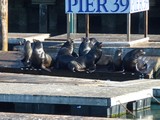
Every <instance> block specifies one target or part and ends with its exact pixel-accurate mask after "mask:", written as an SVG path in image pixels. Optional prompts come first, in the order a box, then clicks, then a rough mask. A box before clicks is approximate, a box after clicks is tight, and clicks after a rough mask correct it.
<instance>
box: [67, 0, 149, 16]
mask: <svg viewBox="0 0 160 120" xmlns="http://www.w3.org/2000/svg"><path fill="white" fill-rule="evenodd" d="M65 9H66V10H65V11H66V13H77V14H95V13H97V14H104V13H134V12H140V11H146V10H149V0H65Z"/></svg>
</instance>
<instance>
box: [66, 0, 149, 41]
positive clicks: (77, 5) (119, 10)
mask: <svg viewBox="0 0 160 120" xmlns="http://www.w3.org/2000/svg"><path fill="white" fill-rule="evenodd" d="M148 10H149V0H65V12H66V13H67V14H69V13H76V14H87V15H86V16H87V17H86V22H87V24H89V22H88V21H89V14H127V40H128V41H130V33H131V32H130V31H131V30H130V29H131V14H132V13H136V12H142V11H143V12H144V11H145V17H144V18H145V33H144V34H145V37H146V36H147V33H148V28H147V27H148V12H147V11H148ZM88 26H89V25H86V37H87V36H88V34H89V33H87V32H89V28H87V27H88Z"/></svg>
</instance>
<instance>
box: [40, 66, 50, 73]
mask: <svg viewBox="0 0 160 120" xmlns="http://www.w3.org/2000/svg"><path fill="white" fill-rule="evenodd" d="M41 68H42V69H43V70H45V71H48V72H51V70H50V69H48V68H46V67H45V66H44V65H42V66H41Z"/></svg>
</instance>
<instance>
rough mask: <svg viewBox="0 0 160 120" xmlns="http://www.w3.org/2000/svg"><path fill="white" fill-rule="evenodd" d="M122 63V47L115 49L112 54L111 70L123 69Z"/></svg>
mask: <svg viewBox="0 0 160 120" xmlns="http://www.w3.org/2000/svg"><path fill="white" fill-rule="evenodd" d="M122 63H123V58H122V49H117V50H116V51H115V54H114V56H113V70H114V71H123V67H122Z"/></svg>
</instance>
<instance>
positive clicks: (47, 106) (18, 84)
mask: <svg viewBox="0 0 160 120" xmlns="http://www.w3.org/2000/svg"><path fill="white" fill-rule="evenodd" d="M0 76H1V79H0V102H1V103H5V104H6V105H7V103H12V105H11V107H13V108H10V109H8V110H12V111H9V112H36V113H48V114H66V115H81V116H100V117H111V116H114V115H120V114H122V113H126V112H127V110H126V108H127V109H129V110H131V111H136V110H140V109H144V108H148V107H150V105H151V98H152V97H153V93H155V92H156V93H157V91H158V93H159V91H160V89H159V88H158V87H160V80H155V79H153V80H149V79H141V80H131V81H125V82H115V81H102V80H91V79H81V78H68V77H55V76H43V75H27V74H13V73H0ZM155 90H156V91H155ZM157 95H158V94H157ZM1 105H2V104H0V107H1V110H2V109H3V106H1ZM3 105H4V104H3ZM37 107H38V108H37ZM42 108H43V109H42ZM59 108H63V110H64V111H63V110H62V111H61V110H60V109H59ZM33 109H34V110H33ZM3 110H4V109H3ZM58 111H59V113H58Z"/></svg>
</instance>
